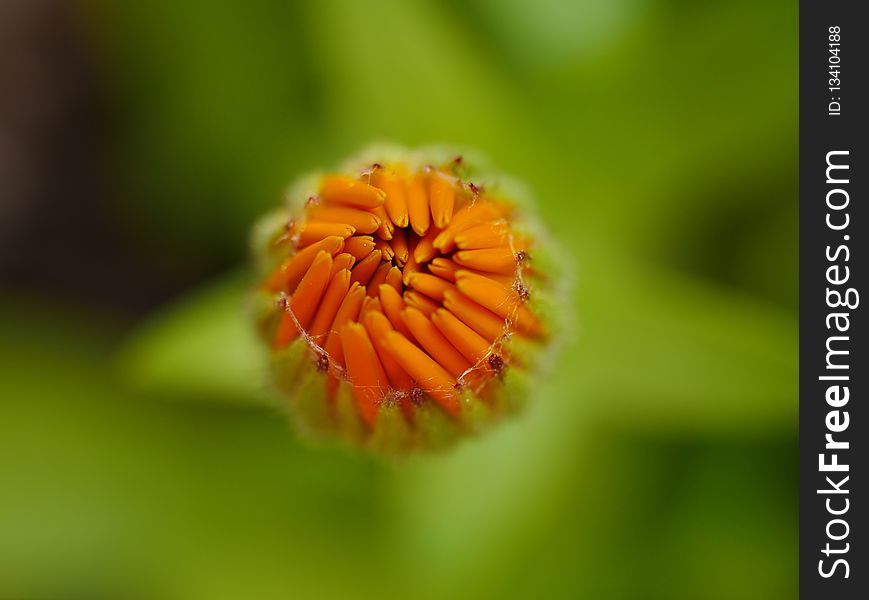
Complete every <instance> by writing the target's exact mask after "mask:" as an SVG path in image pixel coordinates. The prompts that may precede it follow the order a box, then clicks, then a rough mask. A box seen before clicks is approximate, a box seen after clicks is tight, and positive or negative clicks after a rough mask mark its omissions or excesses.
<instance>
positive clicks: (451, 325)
mask: <svg viewBox="0 0 869 600" xmlns="http://www.w3.org/2000/svg"><path fill="white" fill-rule="evenodd" d="M305 213H306V214H305V218H304V220H303V221H299V222H296V223H295V224H293V225H290V226H288V234H287V236H286V238H285V239H286V242H287V243H290V244H293V248H294V252H292V253H291V255H290V256H289V257H288V258H287V259H286V260H284V262H283V263H282V264H280V266H279V267H278V268H277V269H275V270H274V271H273V272H272V273H271V274H270V275H269V277H268V278H267V280H266V282H265V287H266V288H267V289H268V290H269V291H270V292H272V293H275V294H276V295H277V297H278V306H279V307H280V310H282V311H283V314H282V315H281V321H280V325H279V326H278V329H277V332H276V334H275V337H274V339H273V347H274V349H275V350H280V349H282V348H284V347H286V346H287V345H288V344H290V343H291V342H293V341H294V340H296V339H297V338H300V337H302V338H304V339H305V340H306V341H307V343H308V345H309V346H310V347H311V349H312V351H313V360H314V362H315V364H316V365H317V367H318V368H319V369H320V370H321V371H323V372H324V373H326V387H327V390H328V391H329V393H330V394H333V393H334V391H335V389H337V386H338V384H339V383H340V381H341V380H346V381H348V382H349V383H350V385H351V386H352V390H353V394H354V397H355V400H356V405H357V408H358V411H359V414H360V415H361V417H362V419H363V420H364V421H365V422H366V423H367V424H369V425H372V426H373V425H374V423H375V421H376V418H377V412H378V408H379V405H380V403H381V402H383V401H384V399H385V398H387V397H390V396H391V397H393V398H395V399H396V400H397V401H398V402H399V403H400V405H401V407H402V410H403V411H404V413H405V415H406V416H407V417H408V419H411V420H412V418H413V406H414V402H415V401H419V400H420V399H421V398H422V397H424V394H427V395H428V396H430V397H431V398H432V399H433V400H434V401H435V402H436V403H437V404H438V405H440V406H441V407H442V408H443V409H444V410H445V411H447V413H449V414H451V415H455V414H457V412H458V411H459V402H458V394H457V390H459V389H460V388H462V386H464V385H469V384H474V385H484V384H485V383H486V382H487V381H489V380H491V379H492V378H494V377H497V376H498V375H499V374H500V372H501V370H502V369H503V367H504V364H505V362H504V357H503V356H502V355H501V354H499V353H501V352H504V349H503V345H502V344H501V342H502V341H503V340H504V339H506V338H508V337H509V336H510V335H513V334H518V335H522V336H527V337H537V336H540V335H541V326H540V322H539V320H538V319H537V318H536V316H535V315H534V314H533V313H532V311H531V310H530V308H529V307H528V305H527V304H526V300H527V297H528V290H527V288H525V287H524V285H523V283H522V277H521V274H522V267H523V263H524V261H525V260H526V259H527V250H528V248H527V245H528V240H526V239H523V238H521V237H520V236H519V235H518V234H516V233H515V232H514V231H513V230H512V228H511V224H510V216H511V215H510V209H509V208H508V206H507V205H506V204H503V203H501V202H499V201H497V200H494V199H492V198H489V197H488V196H487V195H486V193H485V192H484V191H482V190H479V189H477V188H476V187H475V186H473V185H472V184H469V183H466V182H463V181H462V180H461V179H459V178H458V177H456V176H454V175H453V174H451V173H450V172H449V169H437V168H433V167H427V168H424V169H421V170H419V171H417V172H407V170H406V169H405V168H404V167H403V166H402V165H387V166H381V165H374V166H373V167H372V168H371V169H369V170H366V171H365V172H364V173H363V174H361V175H360V176H359V177H349V176H344V175H329V176H326V177H324V178H323V179H322V180H321V183H320V188H319V192H318V194H317V196H316V197H312V198H311V199H310V200H309V202H308V204H307V206H306V208H305Z"/></svg>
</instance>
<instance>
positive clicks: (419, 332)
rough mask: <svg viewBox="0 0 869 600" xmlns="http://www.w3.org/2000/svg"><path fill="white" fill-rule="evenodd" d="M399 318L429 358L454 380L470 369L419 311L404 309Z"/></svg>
mask: <svg viewBox="0 0 869 600" xmlns="http://www.w3.org/2000/svg"><path fill="white" fill-rule="evenodd" d="M401 318H402V319H404V322H405V324H406V325H407V327H408V328H409V329H410V331H411V332H412V333H413V336H414V337H415V338H416V339H417V340H418V341H419V343H420V344H422V347H423V348H425V351H426V352H427V353H428V354H429V356H431V357H432V358H433V359H435V360H436V361H437V362H438V364H439V365H441V366H442V367H443V368H444V369H446V371H447V372H448V373H449V374H450V375H452V376H453V377H454V378H456V379H457V378H459V377H461V375H462V373H464V372H465V371H467V370H468V369H470V368H471V363H470V362H468V360H467V359H466V358H465V357H464V356H462V354H461V353H460V352H459V351H458V350H456V348H455V347H454V346H453V345H452V344H450V342H449V340H448V339H447V338H446V337H444V335H443V334H442V333H441V332H440V331H439V330H438V328H437V327H435V326H434V324H433V323H432V322H431V321H430V320H429V319H428V317H426V316H425V315H424V314H422V313H421V312H420V311H419V310H417V309H415V308H405V309H404V310H403V311H401Z"/></svg>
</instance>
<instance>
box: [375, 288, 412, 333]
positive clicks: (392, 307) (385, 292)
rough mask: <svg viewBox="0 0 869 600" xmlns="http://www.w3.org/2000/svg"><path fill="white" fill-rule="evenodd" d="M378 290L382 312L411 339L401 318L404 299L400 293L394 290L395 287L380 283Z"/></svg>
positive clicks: (408, 330) (396, 327) (397, 328)
mask: <svg viewBox="0 0 869 600" xmlns="http://www.w3.org/2000/svg"><path fill="white" fill-rule="evenodd" d="M378 291H379V292H380V306H382V307H383V314H385V315H386V317H387V318H388V319H389V322H390V323H392V326H393V327H394V328H395V329H396V330H398V331H400V332H401V333H402V334H404V335H406V336H407V337H409V338H411V339H413V334H412V333H411V332H410V329H408V328H407V325H405V324H404V319H402V318H401V311H403V310H404V300H403V299H402V298H401V295H400V294H399V293H398V292H397V291H395V288H393V287H392V286H390V285H387V284H383V285H381V286H380V287H379V288H378Z"/></svg>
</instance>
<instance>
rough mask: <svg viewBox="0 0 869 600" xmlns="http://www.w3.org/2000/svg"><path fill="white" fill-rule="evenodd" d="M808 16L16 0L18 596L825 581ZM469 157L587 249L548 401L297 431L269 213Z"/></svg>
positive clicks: (8, 458) (0, 453)
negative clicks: (356, 175)
mask: <svg viewBox="0 0 869 600" xmlns="http://www.w3.org/2000/svg"><path fill="white" fill-rule="evenodd" d="M797 106H798V104H797V3H795V2H772V1H757V0H711V1H706V2H689V1H686V0H585V1H581V2H580V1H577V2H567V1H562V0H538V1H536V2H520V1H518V0H514V1H499V0H464V1H459V0H448V1H445V2H436V1H435V0H422V1H413V2H411V1H407V0H391V1H386V2H370V3H369V2H354V1H352V0H346V1H340V0H305V1H296V2H290V1H288V0H281V1H279V0H247V1H245V2H234V1H228V0H208V1H203V0H185V1H183V2H179V1H178V0H149V1H147V2H112V1H110V0H88V1H81V2H70V1H63V0H4V1H3V2H2V3H0V276H2V280H0V597H2V598H4V599H5V598H15V599H18V598H168V599H175V598H177V599H184V600H188V599H193V600H195V599H200V598H201V599H209V600H213V599H220V598H368V597H370V598H381V599H382V598H410V597H413V598H444V597H450V598H464V597H467V598H480V597H496V598H508V597H515V598H641V599H657V598H661V599H664V598H685V599H704V598H713V599H717V598H721V599H733V598H740V599H751V598H758V599H764V600H768V599H771V598H788V597H794V596H795V595H796V587H797V573H796V569H797V499H796V480H797V471H796V435H797V434H796V423H797V378H796V375H797V308H798V297H797V277H798V276H797V202H796V197H797V171H796V167H797ZM377 140H394V141H397V142H399V143H403V144H407V145H411V146H412V145H421V144H428V143H432V142H448V143H454V144H466V145H470V146H473V147H476V148H479V149H481V150H482V151H484V152H485V153H487V154H488V155H489V156H490V157H491V159H492V162H493V163H494V164H495V165H497V166H498V167H499V168H501V169H503V170H505V171H507V172H510V173H512V174H514V175H516V176H518V177H520V178H523V179H524V180H525V181H526V182H527V183H528V184H529V185H530V186H531V187H532V188H533V190H534V191H535V194H536V196H537V198H538V199H539V207H540V212H541V214H542V216H543V218H544V220H545V221H546V222H547V223H548V224H549V226H550V228H551V230H552V231H553V233H554V235H555V236H556V237H557V238H558V239H559V240H560V241H561V243H562V245H563V246H564V247H565V249H566V250H567V251H568V252H569V256H566V257H565V259H566V260H568V261H569V262H570V264H572V265H573V271H574V273H573V275H574V280H575V291H574V294H573V297H572V300H571V303H570V304H568V305H565V306H564V310H565V311H566V312H568V313H570V315H571V316H572V321H573V323H574V330H573V332H572V334H571V335H570V337H569V339H567V340H565V345H564V348H563V351H562V353H561V355H560V358H559V359H558V361H557V363H556V364H554V365H553V370H552V376H551V377H549V378H547V379H546V380H545V381H540V382H539V386H538V390H537V391H538V394H537V397H536V399H535V401H534V403H533V407H532V408H531V410H529V411H528V412H527V413H526V414H525V415H523V416H522V417H520V418H517V419H514V420H512V421H510V422H509V423H506V424H504V425H503V426H501V427H499V428H497V430H495V431H493V432H492V433H490V434H488V435H486V436H484V437H482V438H479V439H474V440H471V441H468V442H465V443H463V444H462V445H461V446H460V447H458V448H457V449H456V450H455V451H453V452H450V453H448V454H445V455H439V456H424V457H414V458H410V459H408V460H406V461H402V462H401V463H399V464H393V463H388V462H383V461H380V460H376V459H372V458H371V457H367V456H363V455H360V454H358V453H356V452H353V451H348V450H346V449H343V448H340V447H334V446H329V445H326V446H324V447H316V446H311V445H310V444H308V443H304V442H301V441H299V440H298V439H297V437H296V436H295V434H294V433H293V431H292V427H291V426H290V425H289V424H288V422H287V421H286V419H285V418H284V416H283V415H282V414H281V413H280V411H278V410H275V409H274V397H273V396H272V395H271V393H270V391H269V388H268V386H267V383H266V378H265V372H264V368H263V365H262V362H261V356H260V354H259V349H258V348H257V346H256V344H255V343H254V340H253V337H252V334H251V332H250V329H249V325H248V323H247V322H246V321H245V316H244V313H243V311H242V309H241V307H242V297H243V294H244V289H245V284H246V273H245V264H246V257H247V246H246V244H247V234H248V231H249V228H250V226H251V224H252V223H253V221H254V220H255V219H256V217H257V216H258V215H259V214H260V213H262V212H264V211H266V210H267V209H269V208H270V207H272V206H274V205H275V204H277V203H278V202H280V201H281V198H282V191H283V189H284V188H285V186H286V185H287V184H288V183H289V182H290V181H291V180H292V179H293V178H294V177H296V176H297V175H299V174H300V173H303V172H305V171H306V170H309V169H311V168H316V167H320V166H323V165H330V164H334V163H336V162H338V161H340V160H341V159H342V158H343V157H345V156H346V155H347V154H349V153H351V152H353V151H355V150H357V149H358V148H359V147H361V146H364V145H366V144H368V143H369V142H372V141H377Z"/></svg>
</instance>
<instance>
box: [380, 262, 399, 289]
mask: <svg viewBox="0 0 869 600" xmlns="http://www.w3.org/2000/svg"><path fill="white" fill-rule="evenodd" d="M386 283H388V284H389V285H391V286H392V287H394V288H395V291H396V292H398V293H399V294H400V293H401V290H402V287H403V286H402V283H401V269H399V268H398V267H392V268H391V269H389V273H387V275H386ZM378 287H380V286H378ZM378 293H379V292H378Z"/></svg>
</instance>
